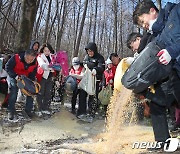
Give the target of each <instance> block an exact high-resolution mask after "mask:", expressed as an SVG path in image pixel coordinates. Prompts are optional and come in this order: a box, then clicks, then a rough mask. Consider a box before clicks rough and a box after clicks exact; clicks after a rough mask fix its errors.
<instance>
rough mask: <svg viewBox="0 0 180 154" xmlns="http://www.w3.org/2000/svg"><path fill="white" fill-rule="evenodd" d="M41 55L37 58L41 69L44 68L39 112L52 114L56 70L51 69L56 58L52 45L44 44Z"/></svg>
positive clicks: (39, 95)
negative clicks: (54, 73)
mask: <svg viewBox="0 0 180 154" xmlns="http://www.w3.org/2000/svg"><path fill="white" fill-rule="evenodd" d="M39 53H40V54H39V55H38V57H37V61H38V64H39V67H41V68H42V70H43V74H42V79H41V81H40V85H41V90H40V92H39V94H38V95H37V102H38V107H39V111H40V112H41V113H42V114H51V112H50V104H51V94H52V88H53V78H52V77H53V72H54V70H53V69H52V68H50V67H49V65H50V64H51V61H52V59H53V57H54V55H53V53H54V50H53V48H52V46H51V45H50V44H46V43H45V44H43V45H42V46H41V47H40V50H39Z"/></svg>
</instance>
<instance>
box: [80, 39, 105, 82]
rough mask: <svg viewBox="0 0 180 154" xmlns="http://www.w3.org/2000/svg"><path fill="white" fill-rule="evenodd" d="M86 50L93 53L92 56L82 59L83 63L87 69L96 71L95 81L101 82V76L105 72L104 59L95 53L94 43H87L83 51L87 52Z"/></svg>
mask: <svg viewBox="0 0 180 154" xmlns="http://www.w3.org/2000/svg"><path fill="white" fill-rule="evenodd" d="M88 49H90V50H92V51H94V56H93V57H89V55H88V54H87V55H86V56H85V57H84V60H83V63H84V64H87V66H88V68H89V69H90V70H93V69H96V72H97V74H96V78H97V80H102V75H103V72H104V70H105V61H104V57H103V56H102V55H101V54H99V53H98V52H97V46H96V44H95V43H93V42H91V43H89V44H88V45H87V46H86V47H85V50H86V51H87V50H88Z"/></svg>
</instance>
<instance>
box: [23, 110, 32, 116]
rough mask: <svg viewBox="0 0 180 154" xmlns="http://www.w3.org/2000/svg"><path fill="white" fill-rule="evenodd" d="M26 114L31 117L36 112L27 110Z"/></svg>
mask: <svg viewBox="0 0 180 154" xmlns="http://www.w3.org/2000/svg"><path fill="white" fill-rule="evenodd" d="M25 112H26V114H27V115H28V117H29V118H33V117H34V114H33V113H32V112H31V111H27V110H25Z"/></svg>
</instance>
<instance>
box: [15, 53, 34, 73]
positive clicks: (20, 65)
mask: <svg viewBox="0 0 180 154" xmlns="http://www.w3.org/2000/svg"><path fill="white" fill-rule="evenodd" d="M15 61H16V66H15V67H14V72H16V74H18V75H25V76H28V75H29V73H31V72H33V71H34V69H35V68H37V62H36V64H35V65H31V66H29V67H28V69H25V68H24V63H23V62H22V61H21V60H20V58H19V55H18V54H15Z"/></svg>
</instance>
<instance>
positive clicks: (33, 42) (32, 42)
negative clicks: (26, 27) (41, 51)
mask: <svg viewBox="0 0 180 154" xmlns="http://www.w3.org/2000/svg"><path fill="white" fill-rule="evenodd" d="M35 43H37V44H38V45H39V47H40V43H39V42H38V41H31V44H30V49H33V46H34V44H35Z"/></svg>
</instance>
